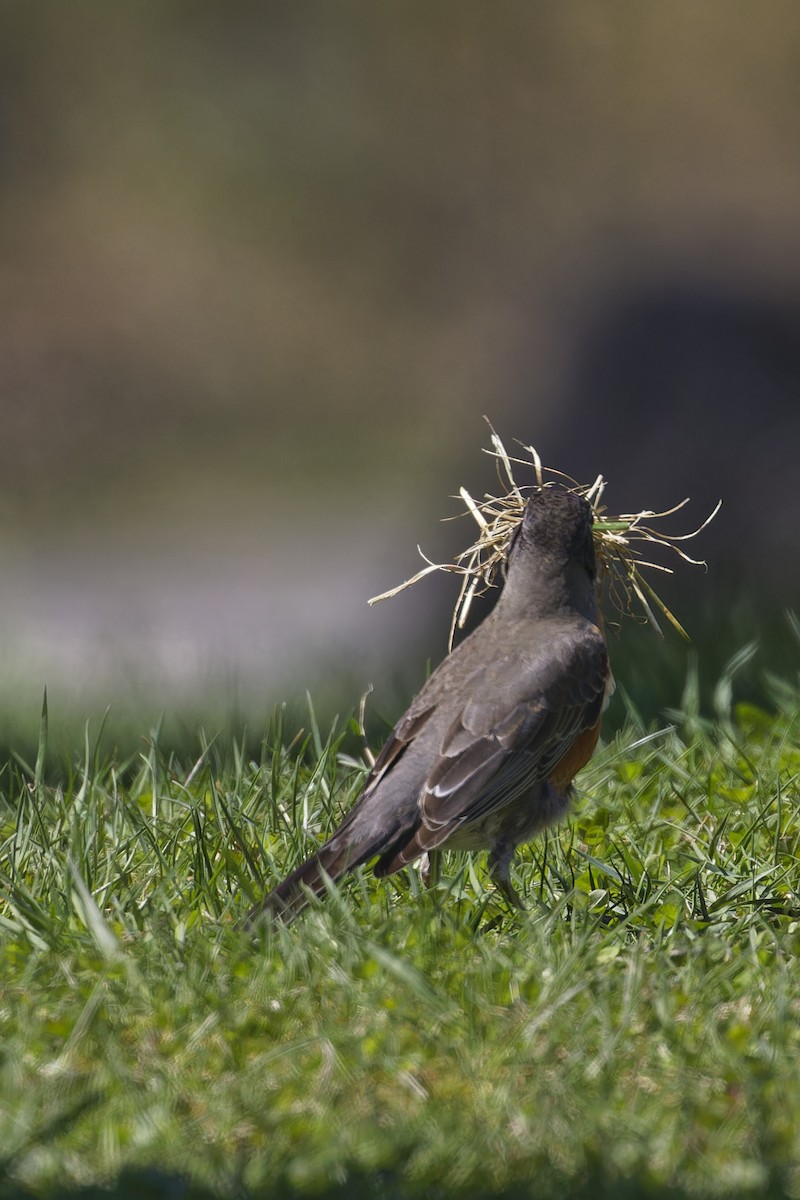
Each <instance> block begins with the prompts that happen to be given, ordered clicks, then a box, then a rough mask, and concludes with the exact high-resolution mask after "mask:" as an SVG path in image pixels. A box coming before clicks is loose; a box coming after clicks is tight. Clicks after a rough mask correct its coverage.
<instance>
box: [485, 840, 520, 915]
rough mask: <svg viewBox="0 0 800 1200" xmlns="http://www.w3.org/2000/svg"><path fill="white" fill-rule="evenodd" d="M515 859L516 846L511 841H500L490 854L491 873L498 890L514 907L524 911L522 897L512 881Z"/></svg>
mask: <svg viewBox="0 0 800 1200" xmlns="http://www.w3.org/2000/svg"><path fill="white" fill-rule="evenodd" d="M513 859H514V846H513V845H512V844H511V843H509V842H500V843H498V845H496V846H495V847H494V849H493V850H492V852H491V853H490V855H489V874H490V875H491V877H492V879H493V880H494V882H495V886H496V887H497V890H498V891H499V892H501V893H502V895H503V896H505V898H506V900H507V901H508V903H509V904H510V905H511V907H512V908H518V909H519V910H520V911H522V912H524V910H525V905H524V904H523V902H522V898H521V896H520V894H519V892H518V891H517V889H516V888H515V887H514V885H513V883H512V882H511V863H512V861H513Z"/></svg>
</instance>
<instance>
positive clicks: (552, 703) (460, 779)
mask: <svg viewBox="0 0 800 1200" xmlns="http://www.w3.org/2000/svg"><path fill="white" fill-rule="evenodd" d="M606 668H607V657H606V651H605V647H604V646H603V644H602V642H601V641H600V639H597V640H595V639H589V638H587V639H585V640H581V641H579V642H577V643H574V644H572V645H570V647H569V649H568V650H567V649H566V648H565V647H564V644H563V643H562V644H561V646H555V647H552V648H548V649H547V650H546V651H544V652H543V653H542V654H540V655H539V656H537V657H536V658H534V659H531V660H529V661H528V662H526V663H523V662H520V663H518V664H517V670H516V671H515V672H514V676H513V683H511V684H509V685H507V686H506V687H505V688H502V687H495V688H489V689H487V690H485V691H481V689H480V686H479V681H476V687H475V690H474V691H473V693H472V698H471V699H469V700H468V701H467V702H466V703H465V704H464V706H463V707H462V708H461V709H460V711H459V712H458V714H457V716H456V717H455V719H454V720H453V722H452V723H451V725H450V728H449V729H448V730H447V732H446V734H445V735H444V737H443V739H442V742H441V746H440V749H439V755H438V758H437V759H436V761H435V763H434V765H433V766H432V769H431V771H430V772H429V774H428V777H427V779H426V781H425V785H424V787H423V789H422V792H421V794H420V798H419V805H420V810H421V815H422V823H423V825H424V826H425V827H427V828H428V829H430V830H432V831H434V830H438V829H443V828H444V827H448V828H450V827H453V826H454V825H460V824H462V823H468V822H470V821H474V820H476V819H478V818H481V817H484V816H486V814H488V813H490V812H491V811H492V810H493V809H495V808H499V807H501V806H503V805H506V804H509V803H512V802H513V801H514V800H515V799H516V797H517V796H519V795H521V794H523V793H524V792H526V791H527V790H528V789H529V788H530V787H531V786H533V785H534V784H535V783H537V782H539V781H543V780H545V779H546V778H547V777H548V775H549V774H550V772H551V771H552V769H553V768H554V767H555V766H556V764H557V763H558V762H559V761H560V760H561V759H562V758H563V757H564V755H565V754H566V753H567V752H568V751H569V749H570V747H571V746H572V743H573V742H574V741H575V739H576V738H577V737H578V736H579V735H580V734H581V733H582V732H583V730H585V729H589V728H590V727H592V726H593V725H594V724H595V723H596V722H597V720H598V719H599V717H600V713H601V710H602V705H603V698H604V692H605V685H606ZM495 678H497V677H496V676H495Z"/></svg>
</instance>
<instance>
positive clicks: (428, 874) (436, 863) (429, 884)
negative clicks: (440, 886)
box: [419, 850, 442, 888]
mask: <svg viewBox="0 0 800 1200" xmlns="http://www.w3.org/2000/svg"><path fill="white" fill-rule="evenodd" d="M441 869H442V856H441V854H440V853H439V852H438V850H427V851H426V852H425V854H423V856H422V858H421V859H420V860H419V877H420V879H421V880H422V886H423V887H426V888H433V887H436V885H437V883H438V882H439V877H440V875H441Z"/></svg>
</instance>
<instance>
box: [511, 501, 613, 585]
mask: <svg viewBox="0 0 800 1200" xmlns="http://www.w3.org/2000/svg"><path fill="white" fill-rule="evenodd" d="M592 519H593V517H592V509H591V505H590V504H589V503H588V501H587V500H584V498H583V496H579V495H577V494H576V493H575V492H568V491H565V490H564V489H563V488H560V487H546V488H537V489H536V491H534V492H532V493H531V495H530V497H529V499H528V502H527V504H526V505H525V513H524V516H523V518H522V520H521V521H520V523H519V525H518V526H517V529H516V530H515V532H514V535H513V537H512V539H511V544H510V546H509V550H508V565H509V566H511V565H512V563H513V562H514V561H515V559H516V558H517V557H518V556H519V555H520V554H525V556H526V557H528V556H530V557H531V558H532V559H534V560H535V561H539V562H541V564H542V565H543V566H544V565H545V564H547V565H548V566H552V567H553V568H554V569H558V570H564V569H566V568H568V567H570V566H580V567H582V568H583V569H584V570H585V571H586V574H587V575H588V576H589V578H590V579H592V580H594V579H595V577H596V575H597V563H596V560H595V552H594V539H593V537H592Z"/></svg>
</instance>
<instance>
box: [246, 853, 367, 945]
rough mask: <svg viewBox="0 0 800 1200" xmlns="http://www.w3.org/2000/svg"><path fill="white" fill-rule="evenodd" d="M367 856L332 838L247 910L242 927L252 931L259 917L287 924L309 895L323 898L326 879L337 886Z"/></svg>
mask: <svg viewBox="0 0 800 1200" xmlns="http://www.w3.org/2000/svg"><path fill="white" fill-rule="evenodd" d="M369 857H370V855H369V853H366V854H363V853H362V854H359V853H358V851H357V850H356V849H355V848H354V847H353V846H352V844H351V845H349V846H348V845H343V844H342V842H341V841H339V842H337V839H336V838H332V839H331V840H330V841H329V842H327V843H326V845H324V846H322V847H321V848H320V849H319V850H317V851H316V853H314V854H312V855H311V857H310V858H308V859H306V861H305V862H304V863H302V864H301V865H300V866H299V867H297V869H296V870H294V871H292V873H291V875H287V876H286V878H285V879H284V880H283V881H282V882H281V883H279V884H278V886H277V887H275V888H273V889H272V891H271V892H269V894H268V895H266V896H265V897H264V899H263V900H259V902H258V904H255V905H254V906H253V907H252V908H251V909H250V912H249V913H248V914H247V917H246V919H245V923H244V924H245V928H246V929H251V928H252V927H253V926H254V925H256V924H257V923H258V921H259V920H260V919H261V918H262V917H277V918H278V919H280V920H281V921H284V922H286V923H287V924H288V922H290V921H293V920H294V918H295V917H296V916H297V915H298V913H301V912H302V911H303V909H304V908H305V907H306V905H307V904H308V903H309V899H310V896H322V895H324V893H325V888H326V883H327V881H328V880H330V881H331V882H333V883H336V881H337V880H338V879H340V878H341V876H342V875H344V873H345V872H346V871H349V870H351V869H352V868H353V867H357V866H358V865H359V864H360V863H362V862H364V860H365V859H366V858H369Z"/></svg>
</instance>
